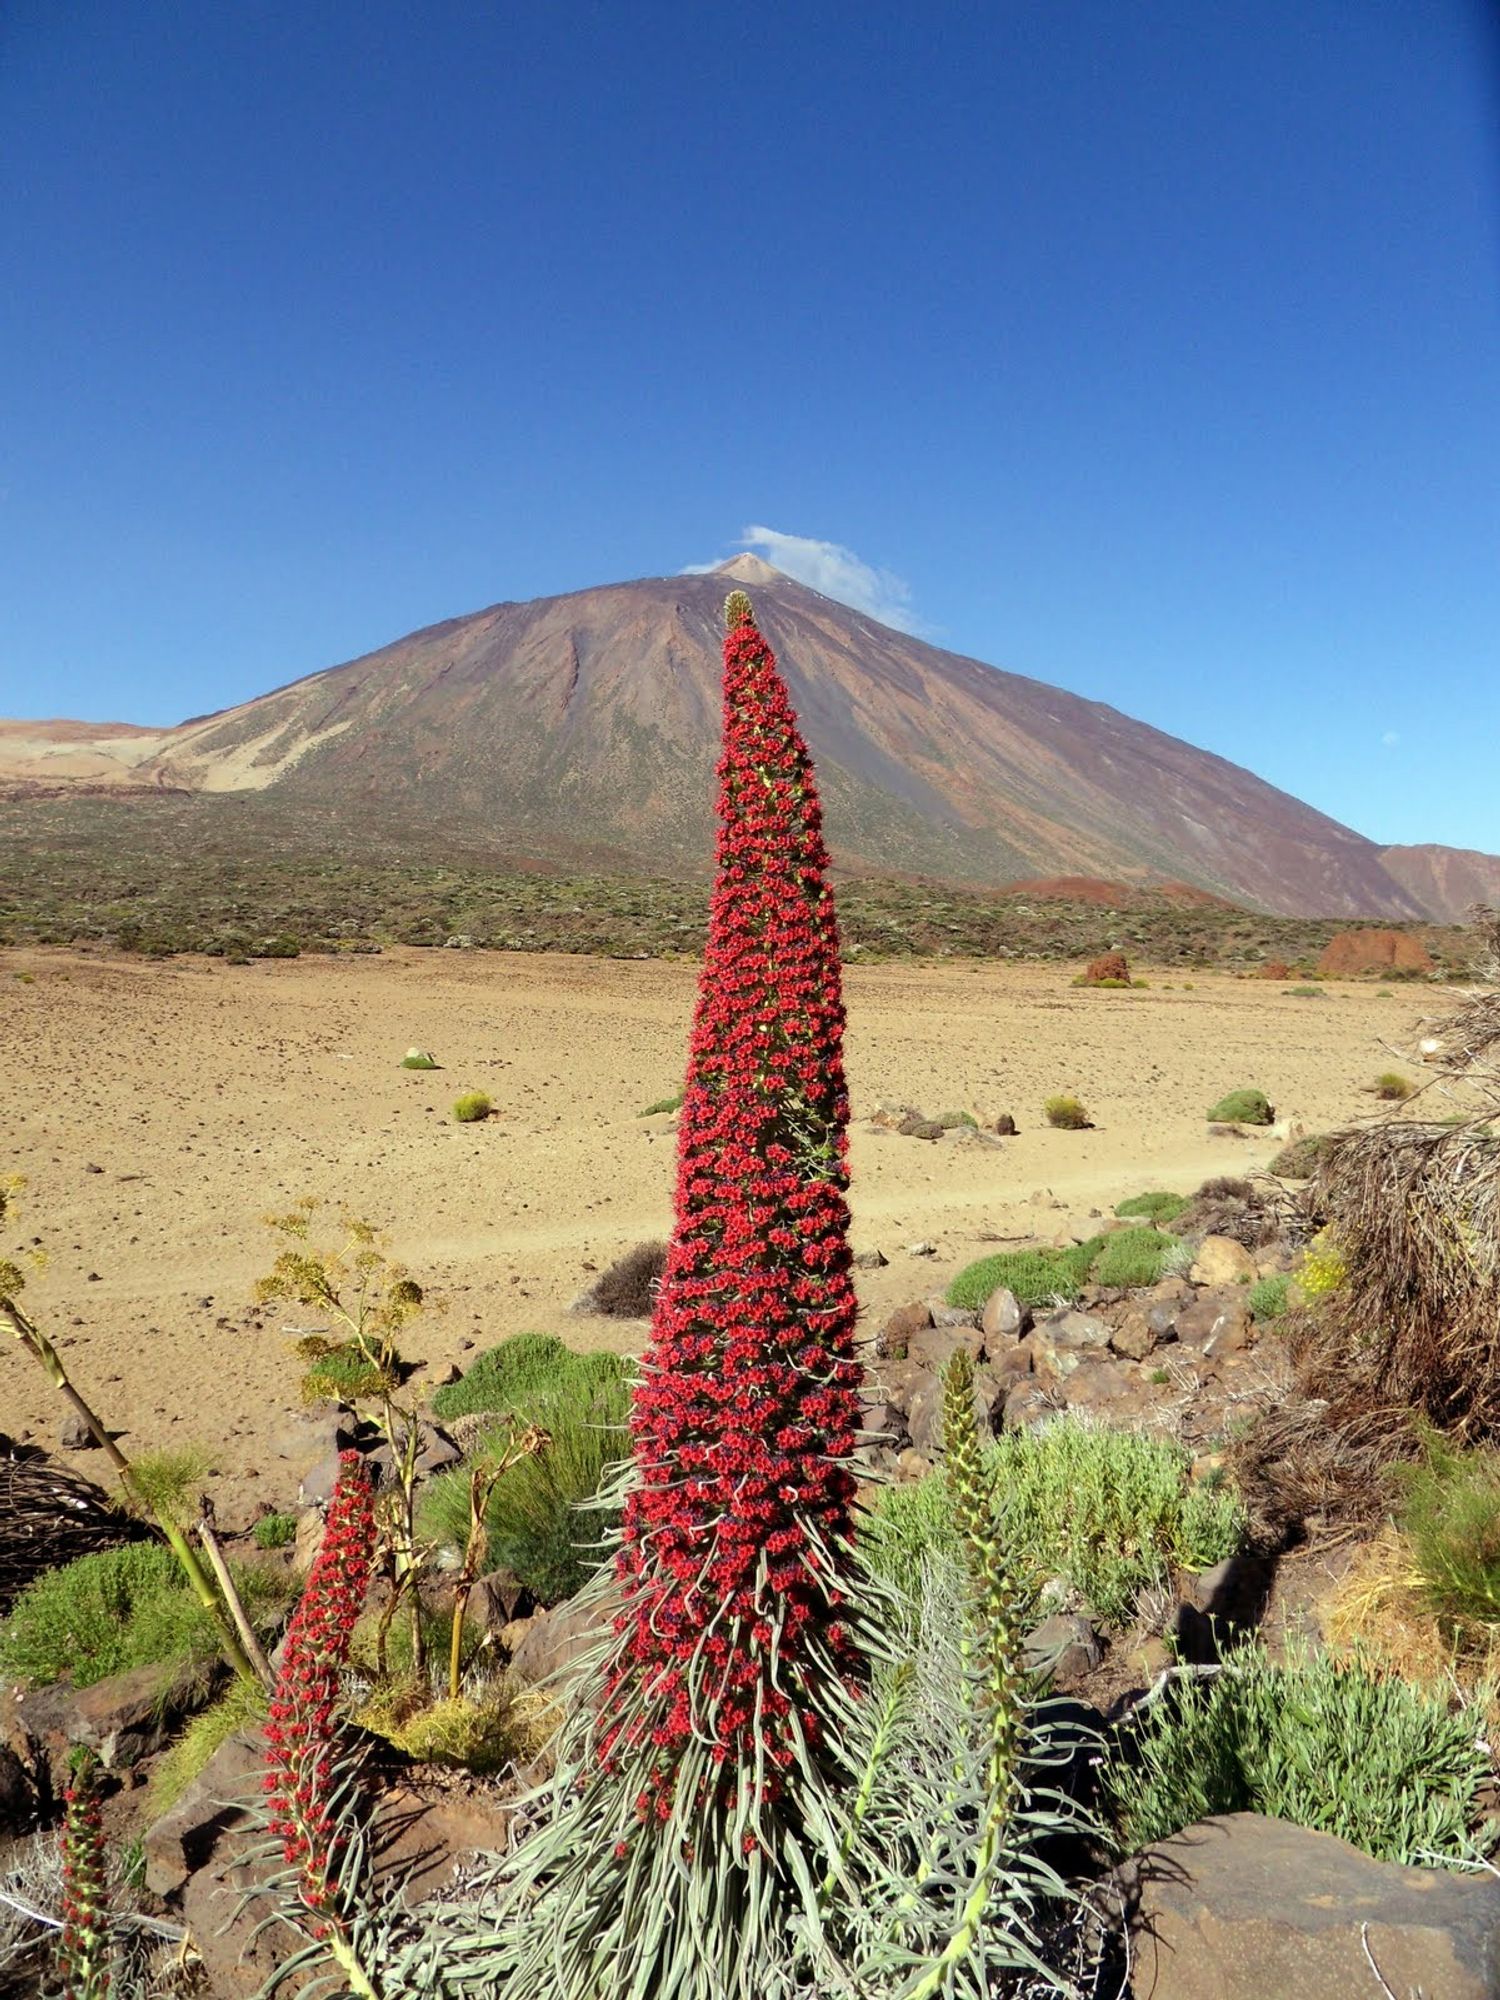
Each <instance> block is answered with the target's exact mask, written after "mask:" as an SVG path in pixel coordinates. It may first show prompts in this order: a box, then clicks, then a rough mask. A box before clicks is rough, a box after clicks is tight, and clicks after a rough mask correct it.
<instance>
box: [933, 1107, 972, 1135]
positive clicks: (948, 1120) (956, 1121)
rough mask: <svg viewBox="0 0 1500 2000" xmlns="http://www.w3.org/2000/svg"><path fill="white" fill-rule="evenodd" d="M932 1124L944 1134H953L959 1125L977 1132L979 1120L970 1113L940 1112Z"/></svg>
mask: <svg viewBox="0 0 1500 2000" xmlns="http://www.w3.org/2000/svg"><path fill="white" fill-rule="evenodd" d="M932 1122H933V1124H934V1125H936V1126H937V1127H938V1128H939V1129H940V1130H941V1131H944V1132H955V1131H957V1130H958V1128H959V1127H960V1126H961V1125H966V1126H968V1128H969V1129H970V1131H973V1132H977V1131H978V1130H979V1120H978V1119H977V1118H976V1117H975V1116H974V1115H973V1113H972V1112H970V1111H940V1112H939V1113H938V1115H937V1117H936V1118H934V1119H933V1121H932Z"/></svg>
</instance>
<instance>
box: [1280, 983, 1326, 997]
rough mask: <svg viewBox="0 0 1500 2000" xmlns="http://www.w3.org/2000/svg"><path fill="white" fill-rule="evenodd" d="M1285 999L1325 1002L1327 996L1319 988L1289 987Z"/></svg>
mask: <svg viewBox="0 0 1500 2000" xmlns="http://www.w3.org/2000/svg"><path fill="white" fill-rule="evenodd" d="M1286 997H1287V999H1288V1000H1326V999H1327V998H1328V995H1327V994H1326V993H1325V992H1324V991H1323V989H1322V987H1321V986H1289V987H1288V988H1287V989H1286Z"/></svg>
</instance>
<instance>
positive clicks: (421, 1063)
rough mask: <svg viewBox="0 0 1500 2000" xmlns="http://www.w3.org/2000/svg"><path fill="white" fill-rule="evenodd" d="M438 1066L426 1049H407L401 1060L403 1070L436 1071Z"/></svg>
mask: <svg viewBox="0 0 1500 2000" xmlns="http://www.w3.org/2000/svg"><path fill="white" fill-rule="evenodd" d="M439 1066H440V1065H439V1064H438V1062H437V1059H436V1058H435V1057H434V1056H431V1055H429V1054H428V1052H427V1050H426V1049H408V1050H407V1051H406V1054H405V1055H404V1056H403V1057H402V1058H401V1067H402V1068H403V1069H437V1068H438V1067H439Z"/></svg>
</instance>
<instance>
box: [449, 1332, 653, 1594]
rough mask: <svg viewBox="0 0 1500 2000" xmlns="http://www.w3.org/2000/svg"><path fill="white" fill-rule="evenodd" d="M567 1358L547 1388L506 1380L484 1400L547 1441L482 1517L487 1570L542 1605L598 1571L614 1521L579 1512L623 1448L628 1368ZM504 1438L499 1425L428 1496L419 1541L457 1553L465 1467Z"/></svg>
mask: <svg viewBox="0 0 1500 2000" xmlns="http://www.w3.org/2000/svg"><path fill="white" fill-rule="evenodd" d="M519 1337H520V1338H526V1336H519ZM532 1337H533V1338H535V1336H532ZM506 1345H507V1346H514V1345H515V1342H513V1341H512V1342H507V1343H506ZM558 1345H559V1346H561V1345H562V1343H561V1342H559V1343H558ZM497 1351H498V1352H500V1353H503V1352H504V1350H503V1349H501V1350H497ZM563 1352H564V1353H565V1354H568V1352H569V1351H568V1350H567V1349H566V1348H564V1349H563ZM569 1359H570V1361H571V1363H572V1364H573V1365H572V1366H571V1367H568V1368H560V1367H558V1365H557V1364H556V1363H555V1362H554V1363H553V1366H552V1372H551V1373H550V1375H549V1376H548V1377H547V1380H546V1382H545V1384H544V1385H538V1384H537V1383H536V1382H535V1379H534V1378H533V1382H532V1385H531V1386H530V1387H528V1388H526V1389H525V1390H521V1389H519V1388H518V1387H517V1385H516V1382H515V1380H514V1379H512V1380H511V1381H510V1382H509V1383H508V1384H507V1385H506V1386H505V1388H504V1390H503V1391H497V1390H495V1389H491V1390H489V1391H487V1392H485V1393H486V1400H487V1401H488V1399H489V1398H490V1397H492V1396H494V1395H496V1394H497V1393H505V1394H508V1395H509V1396H510V1397H511V1398H512V1400H511V1401H510V1402H508V1403H507V1404H505V1405H504V1406H503V1407H504V1409H505V1410H506V1411H507V1413H508V1414H510V1415H511V1416H512V1417H513V1418H514V1420H515V1421H516V1422H519V1423H532V1424H537V1425H539V1426H540V1427H541V1429H542V1430H543V1431H545V1433H546V1435H547V1443H546V1444H545V1445H544V1446H543V1447H542V1449H541V1450H540V1451H537V1452H534V1453H532V1454H531V1455H530V1456H529V1457H526V1458H522V1459H520V1460H518V1461H517V1462H516V1464H514V1465H513V1466H511V1467H510V1469H509V1470H508V1471H506V1472H503V1473H502V1474H501V1475H500V1478H499V1479H498V1480H497V1481H496V1483H495V1486H494V1489H493V1491H492V1493H491V1495H490V1499H489V1504H488V1506H487V1508H486V1510H485V1526H486V1528H487V1530H488V1533H489V1546H488V1555H487V1560H488V1561H489V1563H490V1565H491V1566H492V1567H495V1568H501V1569H508V1570H511V1571H513V1572H514V1574H515V1575H516V1576H517V1577H519V1578H520V1580H521V1582H522V1583H524V1584H525V1585H526V1586H527V1587H528V1588H529V1589H530V1590H532V1591H533V1592H534V1593H535V1594H536V1596H537V1597H539V1598H540V1599H541V1600H542V1602H543V1603H544V1604H556V1603H559V1602H560V1601H561V1600H562V1599H564V1598H567V1597H571V1596H572V1595H573V1594H574V1592H575V1591H577V1590H578V1589H580V1588H581V1587H582V1585H583V1583H584V1581H585V1579H586V1578H587V1576H588V1573H589V1571H590V1569H591V1568H593V1566H594V1564H595V1563H596V1562H597V1560H598V1545H599V1543H600V1542H601V1540H602V1539H603V1537H604V1536H605V1534H606V1533H607V1532H608V1531H609V1529H610V1528H611V1527H612V1526H613V1521H614V1517H613V1515H612V1514H611V1513H609V1512H607V1511H606V1510H603V1509H599V1508H586V1507H584V1506H583V1504H582V1503H584V1502H587V1501H589V1500H592V1499H593V1498H594V1496H595V1494H596V1493H597V1492H598V1490H599V1485H600V1481H601V1480H602V1479H603V1476H604V1474H605V1472H606V1470H607V1469H608V1468H609V1467H610V1466H611V1465H614V1464H617V1463H618V1462H619V1461H620V1460H622V1459H624V1458H625V1457H626V1456H627V1455H628V1453H629V1449H630V1440H629V1432H628V1430H627V1428H626V1424H627V1419H628V1417H629V1413H630V1376H631V1370H630V1364H629V1363H628V1362H626V1361H625V1360H623V1359H622V1358H621V1357H620V1356H619V1355H615V1354H588V1355H570V1357H569ZM453 1386H454V1387H455V1388H461V1387H462V1386H463V1385H462V1384H461V1383H455V1384H454V1385H453ZM491 1407H493V1405H491ZM510 1434H511V1427H510V1425H509V1424H505V1425H497V1427H496V1429H495V1431H494V1432H493V1434H492V1435H491V1436H490V1437H489V1438H487V1439H485V1440H483V1441H482V1442H481V1443H480V1445H479V1446H478V1447H477V1448H476V1450H475V1452H474V1453H473V1454H472V1455H471V1460H470V1464H469V1465H461V1466H455V1467H454V1469H453V1470H452V1471H451V1472H446V1473H442V1474H440V1475H439V1476H438V1477H437V1478H436V1479H434V1480H433V1481H431V1483H430V1484H429V1485H428V1486H427V1487H426V1488H425V1490H424V1492H423V1495H422V1499H421V1502H420V1508H419V1515H418V1527H419V1530H420V1533H421V1535H422V1537H423V1539H424V1540H427V1541H430V1542H433V1543H435V1544H436V1545H437V1546H438V1547H439V1548H440V1549H444V1550H446V1551H448V1552H449V1553H450V1554H451V1555H458V1554H460V1553H461V1552H462V1550H463V1547H464V1543H465V1540H466V1538H467V1535H468V1532H469V1486H470V1470H471V1466H472V1465H473V1464H476V1463H480V1462H482V1461H483V1459H484V1457H485V1456H486V1455H487V1454H488V1453H491V1452H495V1453H498V1452H501V1451H503V1449H504V1447H505V1444H506V1441H507V1439H508V1438H509V1436H510Z"/></svg>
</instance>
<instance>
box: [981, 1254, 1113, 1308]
mask: <svg viewBox="0 0 1500 2000" xmlns="http://www.w3.org/2000/svg"><path fill="white" fill-rule="evenodd" d="M1103 1241H1104V1238H1103V1237H1102V1236H1091V1237H1090V1238H1089V1239H1088V1241H1087V1242H1086V1243H1075V1244H1070V1245H1069V1246H1068V1248H1067V1249H1065V1250H1045V1249H1037V1250H1000V1251H997V1252H996V1253H995V1255H994V1256H993V1257H981V1258H980V1259H979V1260H978V1262H977V1263H973V1264H969V1265H966V1266H965V1267H964V1269H963V1270H962V1271H960V1272H959V1274H958V1276H957V1277H956V1278H954V1280H953V1281H952V1283H951V1284H950V1285H949V1287H948V1291H947V1295H946V1296H947V1300H948V1303H949V1305H950V1306H961V1307H963V1308H964V1310H965V1311H967V1312H978V1311H980V1309H981V1308H982V1307H983V1305H984V1303H985V1301H986V1300H987V1299H988V1298H989V1296H990V1293H991V1292H993V1291H994V1290H995V1289H996V1288H997V1286H1000V1285H1004V1286H1006V1287H1007V1289H1008V1290H1010V1291H1012V1292H1014V1293H1015V1295H1016V1297H1017V1299H1018V1300H1019V1301H1020V1303H1021V1304H1022V1305H1023V1306H1044V1305H1047V1304H1048V1303H1050V1301H1051V1300H1053V1299H1061V1300H1062V1301H1063V1302H1064V1303H1065V1304H1067V1305H1071V1304H1072V1303H1073V1301H1074V1300H1075V1299H1076V1298H1077V1297H1078V1294H1079V1293H1080V1292H1081V1291H1082V1290H1083V1288H1084V1286H1085V1284H1086V1283H1087V1282H1088V1275H1089V1268H1090V1266H1091V1265H1092V1264H1093V1261H1094V1259H1095V1257H1096V1256H1097V1255H1098V1253H1099V1248H1100V1245H1101V1244H1102V1243H1103Z"/></svg>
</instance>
